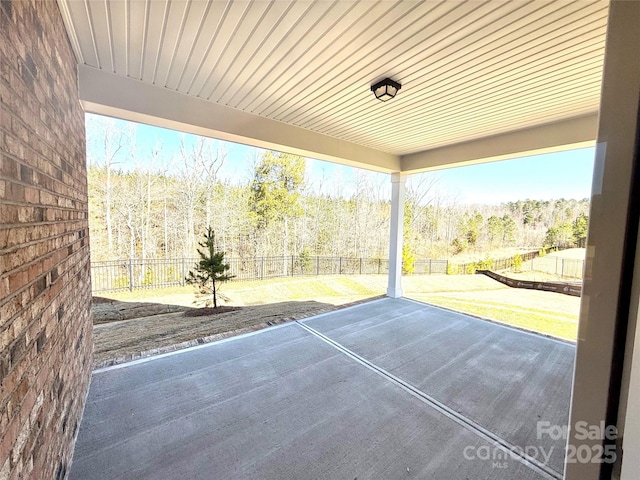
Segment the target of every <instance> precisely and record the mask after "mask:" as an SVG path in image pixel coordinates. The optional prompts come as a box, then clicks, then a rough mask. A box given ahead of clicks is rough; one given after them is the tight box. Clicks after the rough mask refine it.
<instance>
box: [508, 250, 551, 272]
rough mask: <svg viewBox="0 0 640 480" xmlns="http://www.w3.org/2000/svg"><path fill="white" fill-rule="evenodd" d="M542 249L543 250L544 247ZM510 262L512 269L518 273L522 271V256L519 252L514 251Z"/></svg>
mask: <svg viewBox="0 0 640 480" xmlns="http://www.w3.org/2000/svg"><path fill="white" fill-rule="evenodd" d="M542 250H544V248H543V249H542ZM511 264H512V266H513V271H514V272H518V273H520V272H521V271H522V256H521V255H520V254H519V253H516V254H515V255H514V256H513V260H512V261H511Z"/></svg>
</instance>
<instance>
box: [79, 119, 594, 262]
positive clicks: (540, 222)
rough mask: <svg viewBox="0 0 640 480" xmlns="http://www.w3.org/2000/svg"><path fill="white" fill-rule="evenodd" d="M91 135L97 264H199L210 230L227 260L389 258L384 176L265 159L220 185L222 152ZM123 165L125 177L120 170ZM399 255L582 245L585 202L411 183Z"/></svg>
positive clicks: (95, 131) (104, 131)
mask: <svg viewBox="0 0 640 480" xmlns="http://www.w3.org/2000/svg"><path fill="white" fill-rule="evenodd" d="M99 122H100V124H99V128H96V125H93V126H90V128H88V141H89V142H91V148H90V149H89V155H88V158H89V166H88V180H89V199H90V200H89V202H90V203H89V214H90V218H89V224H90V234H91V243H92V257H93V260H94V261H99V260H107V259H126V258H131V259H148V258H179V257H195V256H196V248H197V242H198V240H199V239H200V237H201V235H202V234H203V232H205V231H206V229H207V226H209V225H211V226H212V227H213V228H214V230H215V237H216V242H217V244H218V248H219V249H221V250H222V251H224V252H226V255H227V258H229V257H243V258H250V257H254V256H275V255H293V256H316V255H320V256H343V257H356V258H360V257H362V258H386V257H387V254H388V239H389V216H390V198H389V197H390V195H389V189H388V188H387V186H386V185H381V184H380V182H379V176H377V175H376V174H371V173H369V172H366V171H357V172H356V173H355V180H354V182H355V184H354V185H351V184H350V185H347V184H346V183H345V182H343V180H342V179H340V178H329V179H323V180H322V181H320V182H315V184H314V186H313V187H312V186H311V185H310V182H309V181H308V179H305V159H304V158H302V157H298V156H295V155H291V154H284V153H279V152H270V151H267V152H264V153H263V154H262V155H261V156H260V157H259V158H256V159H254V160H253V162H252V165H251V166H250V167H248V169H249V170H250V171H249V172H247V173H248V175H247V180H246V181H244V182H239V181H234V182H231V181H229V180H228V179H227V180H224V179H221V178H220V176H219V172H220V168H221V167H222V165H223V164H224V162H225V161H226V152H225V148H224V144H223V143H221V142H217V141H214V140H212V139H208V138H198V139H196V140H195V141H185V140H184V137H183V141H182V143H181V145H180V148H179V152H178V153H177V154H175V155H173V158H166V155H165V154H164V152H163V147H162V145H161V144H157V145H155V146H154V147H153V148H151V149H149V148H147V151H143V149H142V148H136V141H135V138H136V137H135V131H134V130H133V128H135V127H132V129H131V130H123V129H122V128H118V127H117V125H116V124H115V123H114V122H113V121H109V120H107V119H104V120H99ZM125 167H126V168H125ZM406 198H407V200H406V204H405V223H404V227H405V249H404V252H403V253H404V255H405V258H417V259H420V258H450V257H452V256H453V255H457V254H461V253H468V254H479V255H483V254H484V252H486V251H487V250H489V249H495V248H501V247H511V246H518V247H528V248H532V249H537V248H540V247H542V246H543V245H545V244H546V245H547V246H560V247H567V246H573V245H579V246H582V245H583V244H584V241H585V238H586V229H587V224H588V217H587V213H588V206H589V204H588V200H586V199H584V200H564V199H561V200H555V201H538V200H525V201H517V202H510V203H505V204H501V205H461V204H457V203H456V202H454V201H451V199H450V198H448V197H447V195H446V193H443V192H442V189H441V188H440V187H439V185H438V180H437V176H434V175H433V174H421V175H415V176H412V177H410V178H409V179H408V181H407V195H406Z"/></svg>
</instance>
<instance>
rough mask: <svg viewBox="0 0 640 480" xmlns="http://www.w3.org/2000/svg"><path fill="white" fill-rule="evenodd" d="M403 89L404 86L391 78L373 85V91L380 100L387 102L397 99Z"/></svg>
mask: <svg viewBox="0 0 640 480" xmlns="http://www.w3.org/2000/svg"><path fill="white" fill-rule="evenodd" d="M401 87H402V85H400V84H399V83H398V82H394V81H393V80H391V79H390V78H385V79H384V80H380V81H379V82H378V83H375V84H373V85H371V91H372V92H373V94H374V95H375V96H376V98H377V99H378V100H380V101H382V102H386V101H388V100H391V99H392V98H393V97H395V96H396V93H398V90H400V88H401Z"/></svg>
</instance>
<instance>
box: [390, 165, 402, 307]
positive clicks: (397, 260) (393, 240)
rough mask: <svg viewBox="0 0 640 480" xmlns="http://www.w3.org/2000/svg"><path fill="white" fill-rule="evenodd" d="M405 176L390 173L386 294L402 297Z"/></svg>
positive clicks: (399, 173) (392, 296)
mask: <svg viewBox="0 0 640 480" xmlns="http://www.w3.org/2000/svg"><path fill="white" fill-rule="evenodd" d="M406 180H407V176H406V174H404V173H401V172H398V173H392V174H391V229H390V235H389V286H388V287H387V296H388V297H391V298H400V297H402V240H403V235H404V188H405V182H406Z"/></svg>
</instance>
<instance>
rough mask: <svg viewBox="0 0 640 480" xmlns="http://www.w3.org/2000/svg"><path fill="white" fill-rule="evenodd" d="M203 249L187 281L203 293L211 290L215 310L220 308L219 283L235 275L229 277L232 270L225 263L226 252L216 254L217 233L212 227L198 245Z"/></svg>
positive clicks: (208, 228) (199, 252) (199, 251)
mask: <svg viewBox="0 0 640 480" xmlns="http://www.w3.org/2000/svg"><path fill="white" fill-rule="evenodd" d="M198 244H199V245H200V246H201V247H202V248H203V249H204V251H203V250H200V249H198V255H200V261H199V262H198V263H197V264H196V266H195V273H194V271H193V270H191V271H189V275H188V276H187V278H186V279H185V280H186V282H187V283H189V284H192V285H198V286H199V287H200V292H201V293H208V292H209V290H210V291H211V294H212V295H213V308H218V299H217V294H218V292H217V289H218V288H219V287H218V286H217V285H216V282H217V283H221V282H226V281H227V280H231V279H232V278H233V277H234V275H228V274H227V273H226V272H227V271H228V270H229V268H231V267H230V266H229V264H228V263H224V255H225V253H224V252H216V246H215V233H214V231H213V229H212V228H211V227H207V232H206V233H205V234H204V242H199V243H198Z"/></svg>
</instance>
